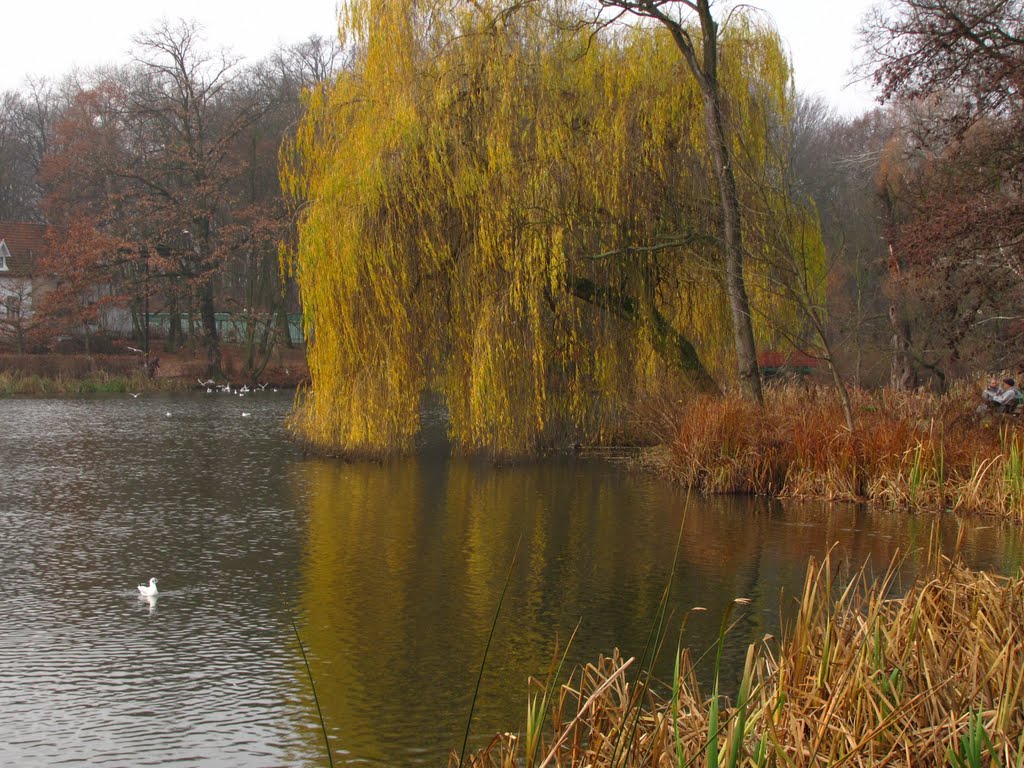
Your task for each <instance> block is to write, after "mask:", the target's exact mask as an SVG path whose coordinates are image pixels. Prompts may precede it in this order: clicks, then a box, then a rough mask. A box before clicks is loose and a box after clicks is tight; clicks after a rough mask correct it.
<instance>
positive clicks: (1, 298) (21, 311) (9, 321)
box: [0, 221, 54, 348]
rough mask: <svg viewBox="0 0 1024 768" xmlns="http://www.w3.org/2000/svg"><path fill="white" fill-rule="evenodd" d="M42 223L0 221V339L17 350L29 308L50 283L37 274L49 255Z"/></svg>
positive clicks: (52, 284)
mask: <svg viewBox="0 0 1024 768" xmlns="http://www.w3.org/2000/svg"><path fill="white" fill-rule="evenodd" d="M48 231H49V227H48V226H47V225H46V224H37V223H34V222H27V221H0V338H2V339H3V340H4V341H8V342H11V343H14V344H15V346H17V347H19V348H21V347H22V346H23V345H24V343H25V340H26V335H27V333H28V330H29V327H30V325H31V318H32V313H33V308H34V306H35V305H37V304H38V303H39V301H40V299H41V298H42V297H43V295H44V294H45V293H46V292H47V291H49V290H51V289H52V288H53V286H54V281H53V280H52V279H50V278H47V277H46V276H45V275H43V274H42V273H41V270H40V263H41V262H42V261H43V259H44V258H45V257H46V255H47V254H48V252H49V246H48V244H47V241H46V233H47V232H48Z"/></svg>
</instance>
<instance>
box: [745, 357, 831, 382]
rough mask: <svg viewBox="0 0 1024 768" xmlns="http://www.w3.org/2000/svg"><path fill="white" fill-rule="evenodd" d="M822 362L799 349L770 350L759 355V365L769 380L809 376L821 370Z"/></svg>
mask: <svg viewBox="0 0 1024 768" xmlns="http://www.w3.org/2000/svg"><path fill="white" fill-rule="evenodd" d="M821 363H822V361H821V360H819V359H818V358H816V357H811V356H810V355H808V354H806V353H805V352H800V351H799V350H790V351H789V352H779V351H777V350H768V351H766V352H761V353H760V354H759V355H758V356H757V365H758V367H759V368H760V369H761V375H762V376H763V377H764V378H765V380H767V381H771V380H772V379H785V378H795V377H803V376H808V375H810V374H812V373H814V372H815V371H817V370H819V369H820V368H821V367H822V365H821Z"/></svg>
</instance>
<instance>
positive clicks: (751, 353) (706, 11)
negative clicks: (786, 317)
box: [632, 0, 764, 404]
mask: <svg viewBox="0 0 1024 768" xmlns="http://www.w3.org/2000/svg"><path fill="white" fill-rule="evenodd" d="M688 5H690V6H691V7H692V8H694V10H696V11H697V16H698V18H699V20H700V30H701V58H698V52H697V49H696V48H695V46H694V44H693V41H692V39H691V38H690V33H689V31H688V30H687V29H686V28H685V27H683V26H682V25H681V24H680V23H679V22H678V21H676V20H675V19H673V18H672V17H670V16H668V15H666V13H665V12H664V10H662V8H661V3H657V2H653V0H652V1H650V2H642V3H640V4H639V6H638V7H637V6H634V7H633V8H632V10H634V11H635V10H639V11H640V12H642V13H643V14H644V15H647V16H650V17H651V18H654V19H657V20H658V21H660V22H661V23H662V24H664V25H665V26H666V27H667V28H668V30H669V32H670V33H671V34H672V39H673V40H674V41H675V43H676V47H677V48H679V50H680V52H682V54H683V58H684V59H685V61H686V64H687V67H688V68H689V70H690V74H692V75H693V77H694V79H695V80H696V81H697V85H698V87H699V88H700V94H701V100H702V101H703V104H704V127H705V130H706V131H707V139H708V144H709V146H710V151H711V160H712V165H713V166H714V172H715V181H716V183H717V185H718V198H719V210H720V213H721V222H720V224H721V229H722V243H723V249H724V261H725V287H726V293H727V294H728V296H729V310H730V312H731V314H732V323H733V342H734V345H735V347H736V367H737V371H738V373H739V377H740V383H741V385H742V387H743V390H744V392H746V393H747V395H748V396H749V397H750V398H752V399H754V400H756V401H757V402H758V403H759V404H760V403H763V402H764V395H763V393H762V391H761V374H760V372H759V371H758V368H757V347H756V345H755V344H754V325H753V320H752V317H751V314H750V300H749V299H748V297H747V291H746V287H745V284H744V280H743V229H742V216H741V213H740V202H739V194H738V192H737V190H736V176H735V174H734V173H733V168H732V153H731V152H730V151H729V140H728V137H727V136H726V132H725V121H724V119H723V116H722V102H721V98H720V93H719V88H718V24H717V23H716V22H715V19H714V17H713V16H712V15H711V3H710V1H709V0H695V2H694V3H688Z"/></svg>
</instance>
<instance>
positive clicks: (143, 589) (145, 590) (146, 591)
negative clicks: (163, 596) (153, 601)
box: [139, 577, 160, 597]
mask: <svg viewBox="0 0 1024 768" xmlns="http://www.w3.org/2000/svg"><path fill="white" fill-rule="evenodd" d="M139 592H140V593H141V594H142V596H143V597H156V596H157V595H158V594H160V593H159V592H157V591H156V577H154V578H151V579H150V580H149V586H148V587H147V586H146V585H145V584H139Z"/></svg>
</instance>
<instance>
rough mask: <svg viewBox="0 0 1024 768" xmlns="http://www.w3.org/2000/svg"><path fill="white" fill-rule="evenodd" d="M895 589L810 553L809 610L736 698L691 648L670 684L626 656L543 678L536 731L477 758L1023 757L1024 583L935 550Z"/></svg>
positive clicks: (530, 728) (750, 656)
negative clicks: (706, 679) (707, 688)
mask: <svg viewBox="0 0 1024 768" xmlns="http://www.w3.org/2000/svg"><path fill="white" fill-rule="evenodd" d="M896 582H897V577H896V576H895V573H894V572H890V574H889V575H888V577H887V578H884V579H881V580H877V581H876V580H874V579H871V578H869V577H867V576H866V574H865V573H864V572H863V571H862V572H861V573H860V574H859V576H858V577H857V578H856V579H854V580H853V582H852V583H850V584H849V586H846V585H845V583H839V582H838V581H837V580H835V579H834V572H833V569H832V566H831V564H830V563H829V561H828V560H827V559H826V560H825V562H824V563H823V564H821V565H820V566H818V565H815V564H814V563H813V562H812V563H810V564H809V565H808V569H807V576H806V581H805V586H804V591H803V594H802V596H801V597H800V601H799V606H798V611H797V615H796V618H795V619H794V620H793V621H792V622H791V623H790V624H789V625H788V626H787V628H786V629H785V630H784V631H783V633H782V637H781V638H780V639H778V640H777V641H776V639H774V638H771V637H765V638H764V640H763V641H762V642H760V643H756V644H752V645H751V646H750V647H749V648H748V650H747V654H746V660H745V664H744V667H743V671H742V679H741V683H740V686H739V691H738V694H737V695H736V696H735V698H734V700H733V701H732V702H727V701H726V700H725V699H724V698H723V697H720V696H719V695H718V690H717V687H718V686H717V683H716V684H715V686H713V687H714V689H715V690H714V691H713V693H712V694H711V695H708V694H707V693H706V692H704V691H702V690H701V687H700V685H699V684H698V682H697V675H696V673H695V664H696V663H697V662H696V661H695V659H694V655H693V652H692V651H690V650H688V649H685V648H679V649H677V650H676V652H677V654H678V656H677V662H676V665H675V670H676V671H675V674H674V676H673V678H672V679H671V680H669V681H658V680H655V679H653V678H652V676H651V675H650V674H649V673H648V672H647V671H646V670H643V669H641V670H639V672H637V670H636V669H635V667H636V666H639V665H636V664H631V662H633V660H632V659H629V660H623V659H622V658H620V657H619V656H618V655H613V656H611V657H609V658H603V659H601V660H600V661H598V662H597V663H594V664H591V665H588V666H586V667H584V668H582V669H577V670H575V671H574V672H573V673H572V674H571V675H570V676H569V678H568V679H567V680H564V681H562V680H553V679H548V680H547V681H546V682H543V683H541V682H539V681H536V680H534V681H531V685H530V692H529V695H528V707H527V713H526V716H525V723H526V725H525V726H524V728H523V729H522V730H520V731H518V732H515V733H504V734H500V735H498V736H496V737H495V739H494V741H493V742H492V743H491V744H490V745H489V746H488V747H487V748H486V749H484V750H482V751H480V752H479V753H477V754H476V755H473V756H472V757H471V758H470V759H469V760H466V761H465V762H463V765H467V766H477V767H478V768H490V767H491V766H494V767H497V766H502V767H504V766H512V765H524V766H591V767H593V768H596V767H599V766H609V767H610V766H627V767H628V766H654V765H657V766H679V767H680V768H681V767H682V766H690V765H708V766H829V767H830V768H837V767H838V766H865V768H866V767H867V766H880V765H886V766H902V767H906V768H909V767H910V766H918V765H949V766H954V767H955V768H960V766H996V765H998V766H1019V765H1021V764H1022V761H1024V708H1022V706H1021V704H1022V695H1024V581H1022V580H1021V577H1020V576H1019V575H1018V576H1014V577H1011V578H1003V577H999V576H993V575H990V574H986V573H979V572H975V571H972V570H970V569H968V568H966V567H964V566H963V565H961V564H958V563H954V562H950V561H948V560H945V559H942V560H939V559H935V560H933V561H932V564H931V565H930V566H929V569H928V570H927V571H926V572H925V573H924V574H922V575H921V576H919V577H918V578H917V580H916V581H915V582H914V583H913V584H912V585H911V586H910V589H909V590H908V591H907V592H906V593H905V594H904V595H902V596H901V597H895V598H893V597H891V595H890V592H891V591H893V590H894V589H895V588H896V586H897V584H896ZM738 602H740V603H742V601H738ZM735 610H736V611H742V610H743V608H742V604H740V605H737V606H735ZM726 632H727V626H726V624H725V622H723V637H722V638H720V640H719V645H721V643H722V642H724V634H725V633H726ZM669 645H671V643H669ZM709 653H710V654H712V655H713V654H714V653H715V649H710V651H709ZM718 664H720V660H719V662H717V663H716V670H715V677H716V680H717V678H718V674H719V673H720V672H721V669H720V668H718V666H717V665H718ZM458 762H459V761H458V757H457V756H455V755H453V758H452V760H451V762H450V764H451V765H456V764H458Z"/></svg>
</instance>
